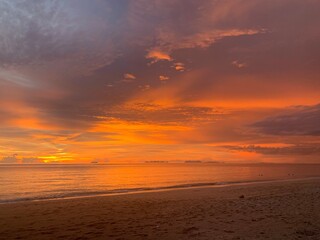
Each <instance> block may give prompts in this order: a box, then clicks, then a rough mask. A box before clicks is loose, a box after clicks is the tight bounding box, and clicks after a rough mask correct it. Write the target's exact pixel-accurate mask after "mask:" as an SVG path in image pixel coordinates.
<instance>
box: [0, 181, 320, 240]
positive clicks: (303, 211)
mask: <svg viewBox="0 0 320 240" xmlns="http://www.w3.org/2000/svg"><path fill="white" fill-rule="evenodd" d="M0 239H3V240H9V239H32V240H33V239H117V240H120V239H123V240H124V239H169V240H170V239H172V240H177V239H243V240H247V239H249V240H251V239H252V240H253V239H272V240H273V239H279V240H280V239H283V240H286V239H290V240H291V239H312V240H319V239H320V180H319V179H313V180H300V181H284V182H273V183H259V184H249V185H237V186H229V187H221V188H191V189H182V190H170V191H161V192H146V193H137V194H126V195H117V196H100V197H92V198H79V199H64V200H55V201H39V202H24V203H14V204H2V205H0Z"/></svg>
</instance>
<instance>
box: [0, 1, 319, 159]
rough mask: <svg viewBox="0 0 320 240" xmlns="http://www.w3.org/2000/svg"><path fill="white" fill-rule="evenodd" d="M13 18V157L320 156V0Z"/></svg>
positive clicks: (2, 77)
mask: <svg viewBox="0 0 320 240" xmlns="http://www.w3.org/2000/svg"><path fill="white" fill-rule="evenodd" d="M0 13H1V14H0V36H1V37H0V163H39V162H57V161H58V162H91V161H99V162H112V163H117V162H141V161H142V162H143V161H146V160H168V161H184V160H204V161H223V162H300V163H320V28H319V26H320V1H319V0H105V1H104V0H90V1H87V0H70V1H53V0H43V1H29V0H21V1H13V0H0Z"/></svg>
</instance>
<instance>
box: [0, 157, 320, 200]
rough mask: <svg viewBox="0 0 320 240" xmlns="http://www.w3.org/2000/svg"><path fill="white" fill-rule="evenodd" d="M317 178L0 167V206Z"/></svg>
mask: <svg viewBox="0 0 320 240" xmlns="http://www.w3.org/2000/svg"><path fill="white" fill-rule="evenodd" d="M309 177H320V165H302V164H301V165H298V164H297V165H289V164H288V165H286V164H281V165H273V164H256V165H227V164H206V163H194V164H187V163H185V164H184V163H181V164H173V163H172V164H135V165H133V164H132V165H94V164H92V165H89V164H88V165H58V164H56V165H54V164H52V165H0V203H4V202H15V201H28V200H40V199H55V198H66V197H81V196H91V195H99V194H112V193H125V192H135V191H146V190H156V189H168V188H180V187H192V186H206V185H208V186H209V185H224V184H236V183H243V182H255V181H265V180H281V179H294V178H309Z"/></svg>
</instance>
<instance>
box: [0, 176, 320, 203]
mask: <svg viewBox="0 0 320 240" xmlns="http://www.w3.org/2000/svg"><path fill="white" fill-rule="evenodd" d="M317 179H320V176H315V177H304V178H291V179H273V180H253V181H241V182H226V183H222V182H217V183H193V184H181V185H173V186H164V187H155V188H149V189H148V188H144V189H143V188H141V190H140V189H138V190H135V188H132V189H128V190H127V189H124V190H123V189H115V190H110V192H105V193H101V194H100V193H98V194H96V193H93V194H88V195H78V196H66V197H54V198H43V199H27V200H24V199H22V200H16V201H10V200H9V201H3V202H1V201H0V206H1V205H7V204H8V205H9V204H10V205H11V204H19V203H28V202H51V201H63V200H69V199H85V198H98V197H108V196H110V197H111V196H121V195H127V194H128V195H131V194H143V193H156V192H166V191H176V190H188V189H198V188H199V189H202V188H224V187H233V186H246V185H259V184H268V183H281V182H295V181H297V182H299V181H304V180H317ZM130 190H131V191H130ZM112 191H115V192H112ZM116 191H119V192H116ZM121 191H123V192H121Z"/></svg>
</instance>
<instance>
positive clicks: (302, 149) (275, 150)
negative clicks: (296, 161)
mask: <svg viewBox="0 0 320 240" xmlns="http://www.w3.org/2000/svg"><path fill="white" fill-rule="evenodd" d="M225 148H226V149H229V150H231V151H240V152H255V153H260V154H263V155H280V156H282V155H284V156H285V155H291V156H297V155H298V156H304V155H317V156H319V155H320V145H319V144H301V145H293V146H288V147H263V146H259V145H249V146H225Z"/></svg>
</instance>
